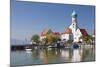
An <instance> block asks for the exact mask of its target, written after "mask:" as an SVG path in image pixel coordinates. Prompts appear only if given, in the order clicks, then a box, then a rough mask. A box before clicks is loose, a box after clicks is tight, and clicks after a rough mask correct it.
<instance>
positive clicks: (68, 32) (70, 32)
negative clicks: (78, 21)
mask: <svg viewBox="0 0 100 67" xmlns="http://www.w3.org/2000/svg"><path fill="white" fill-rule="evenodd" d="M62 34H72V30H71V29H70V28H67V29H65V31H64V33H62Z"/></svg>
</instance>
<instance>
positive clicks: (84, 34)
mask: <svg viewBox="0 0 100 67" xmlns="http://www.w3.org/2000/svg"><path fill="white" fill-rule="evenodd" d="M80 32H81V33H82V35H83V36H88V33H87V31H86V30H85V29H80Z"/></svg>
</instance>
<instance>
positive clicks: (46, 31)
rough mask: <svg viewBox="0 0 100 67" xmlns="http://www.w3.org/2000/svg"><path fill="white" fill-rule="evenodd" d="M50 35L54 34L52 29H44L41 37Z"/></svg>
mask: <svg viewBox="0 0 100 67" xmlns="http://www.w3.org/2000/svg"><path fill="white" fill-rule="evenodd" d="M48 33H52V30H51V29H44V30H43V31H42V32H41V36H45V35H47V34H48Z"/></svg>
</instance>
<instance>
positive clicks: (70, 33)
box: [40, 11, 88, 42]
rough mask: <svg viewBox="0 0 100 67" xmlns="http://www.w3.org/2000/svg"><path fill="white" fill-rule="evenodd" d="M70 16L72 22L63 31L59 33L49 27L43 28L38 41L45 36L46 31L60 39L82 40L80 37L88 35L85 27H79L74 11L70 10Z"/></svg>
mask: <svg viewBox="0 0 100 67" xmlns="http://www.w3.org/2000/svg"><path fill="white" fill-rule="evenodd" d="M71 17H72V23H71V25H69V27H67V28H66V29H65V30H64V32H63V33H59V32H57V33H55V32H53V31H52V30H51V29H45V30H43V31H42V32H41V35H40V41H42V39H44V38H46V35H47V33H48V32H50V33H54V34H55V35H57V36H59V37H60V39H61V40H62V41H63V40H65V41H68V40H72V41H73V42H82V41H83V40H82V38H81V37H85V36H88V33H87V31H86V30H85V29H81V28H79V26H78V22H77V13H76V12H75V11H73V12H72V14H71Z"/></svg>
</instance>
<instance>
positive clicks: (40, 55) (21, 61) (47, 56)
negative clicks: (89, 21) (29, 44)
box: [10, 46, 95, 66]
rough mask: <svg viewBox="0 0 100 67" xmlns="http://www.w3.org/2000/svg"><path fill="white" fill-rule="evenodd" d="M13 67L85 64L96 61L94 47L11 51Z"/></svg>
mask: <svg viewBox="0 0 100 67" xmlns="http://www.w3.org/2000/svg"><path fill="white" fill-rule="evenodd" d="M10 60H11V61H10V63H11V66H16V65H18V66H19V65H36V64H52V63H65V62H66V63H70V62H85V61H94V60H95V49H94V46H89V47H87V46H86V47H82V48H79V49H71V48H64V49H57V48H52V49H34V50H32V51H25V50H23V51H11V56H10Z"/></svg>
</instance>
